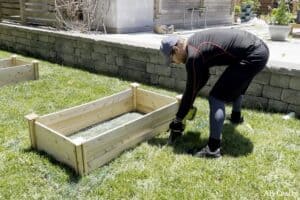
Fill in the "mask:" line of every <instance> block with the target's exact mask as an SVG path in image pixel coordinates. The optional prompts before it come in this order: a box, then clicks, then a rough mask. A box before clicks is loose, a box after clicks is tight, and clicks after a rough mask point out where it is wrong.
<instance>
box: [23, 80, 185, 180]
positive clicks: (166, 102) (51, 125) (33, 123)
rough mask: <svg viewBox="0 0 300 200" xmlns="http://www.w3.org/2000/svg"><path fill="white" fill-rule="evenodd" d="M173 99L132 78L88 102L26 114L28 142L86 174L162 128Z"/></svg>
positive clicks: (172, 113)
mask: <svg viewBox="0 0 300 200" xmlns="http://www.w3.org/2000/svg"><path fill="white" fill-rule="evenodd" d="M178 102H179V100H177V99H176V98H172V97H168V96H165V95H161V94H158V93H155V92H151V91H147V90H144V89H140V88H138V84H135V83H133V84H131V88H130V89H127V90H125V91H122V92H120V93H117V94H114V95H112V96H109V97H105V98H102V99H99V100H96V101H93V102H89V103H86V104H83V105H79V106H76V107H72V108H69V109H66V110H62V111H59V112H56V113H52V114H48V115H44V116H38V115H36V114H30V115H27V116H26V119H27V120H28V122H29V132H30V139H31V145H32V147H33V148H34V149H37V150H41V151H45V152H47V153H48V154H50V155H51V156H53V157H54V158H55V159H57V160H58V161H60V162H63V163H65V164H67V165H69V166H71V167H72V168H73V169H74V170H75V171H76V172H77V173H78V174H80V175H85V174H88V173H89V172H91V171H92V170H94V169H96V168H98V167H100V166H102V165H104V164H105V163H107V162H109V161H110V160H112V159H113V158H115V157H116V156H118V155H119V154H120V153H122V152H123V151H124V150H126V149H128V148H131V147H133V146H135V145H136V144H138V143H140V142H142V141H145V140H148V139H150V138H152V137H153V136H155V135H156V134H157V133H160V132H162V131H166V130H167V128H168V124H169V122H170V121H171V120H172V118H174V116H175V114H176V112H177V109H178Z"/></svg>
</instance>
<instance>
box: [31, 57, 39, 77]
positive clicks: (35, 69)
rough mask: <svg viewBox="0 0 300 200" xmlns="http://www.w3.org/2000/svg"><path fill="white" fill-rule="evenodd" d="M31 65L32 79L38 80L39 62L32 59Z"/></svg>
mask: <svg viewBox="0 0 300 200" xmlns="http://www.w3.org/2000/svg"><path fill="white" fill-rule="evenodd" d="M32 66H33V70H34V79H35V80H38V79H39V62H38V61H36V60H34V61H32Z"/></svg>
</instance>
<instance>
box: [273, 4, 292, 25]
mask: <svg viewBox="0 0 300 200" xmlns="http://www.w3.org/2000/svg"><path fill="white" fill-rule="evenodd" d="M292 19H293V14H292V13H291V12H290V11H289V8H288V6H287V5H286V3H285V0H280V3H279V6H278V8H274V9H272V13H271V24H277V25H288V24H289V23H291V21H292Z"/></svg>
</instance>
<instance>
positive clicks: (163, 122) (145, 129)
mask: <svg viewBox="0 0 300 200" xmlns="http://www.w3.org/2000/svg"><path fill="white" fill-rule="evenodd" d="M177 109H178V104H177V103H173V104H172V105H170V106H166V107H165V108H162V109H160V110H157V111H156V112H155V113H153V114H149V115H148V116H146V117H145V118H142V119H138V120H136V121H135V122H131V123H129V124H128V125H127V128H124V127H122V128H121V129H119V130H117V129H116V130H114V131H111V132H108V133H107V137H112V135H117V137H116V138H117V140H112V139H110V140H109V141H107V140H104V139H103V138H102V139H103V140H102V141H101V140H99V139H100V138H98V139H97V140H91V141H90V142H89V143H85V144H83V146H84V149H85V150H86V152H87V158H86V160H87V173H88V172H90V171H92V170H94V169H96V168H98V167H100V166H102V165H104V164H106V163H107V162H109V161H111V160H112V159H114V158H115V157H116V156H118V155H119V154H121V153H122V152H123V151H124V150H126V149H129V148H132V147H134V146H135V145H137V144H138V143H140V142H143V141H146V140H148V139H150V138H152V137H154V136H155V135H156V134H158V133H160V132H162V131H165V130H167V128H168V125H169V122H170V121H171V120H172V118H173V117H174V115H175V113H176V111H177ZM162 115H165V116H162ZM125 127H126V125H125ZM124 133H125V134H124ZM120 134H123V135H124V136H120ZM96 141H98V142H96ZM99 141H100V143H99ZM95 150H96V151H95ZM99 150H100V151H99Z"/></svg>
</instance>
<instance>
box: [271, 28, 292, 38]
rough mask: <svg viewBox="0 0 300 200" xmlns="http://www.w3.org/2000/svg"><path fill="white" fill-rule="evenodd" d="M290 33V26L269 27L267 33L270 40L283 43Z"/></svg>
mask: <svg viewBox="0 0 300 200" xmlns="http://www.w3.org/2000/svg"><path fill="white" fill-rule="evenodd" d="M290 31H291V26H290V25H269V32H270V36H271V39H272V40H276V41H285V40H286V39H287V37H288V35H289V33H290Z"/></svg>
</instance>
